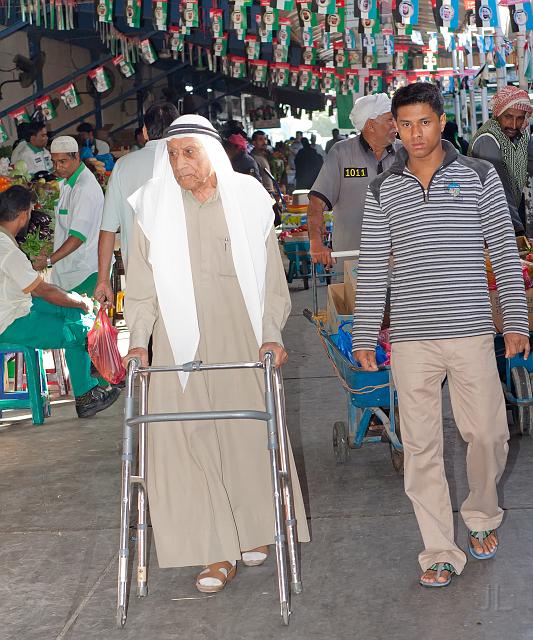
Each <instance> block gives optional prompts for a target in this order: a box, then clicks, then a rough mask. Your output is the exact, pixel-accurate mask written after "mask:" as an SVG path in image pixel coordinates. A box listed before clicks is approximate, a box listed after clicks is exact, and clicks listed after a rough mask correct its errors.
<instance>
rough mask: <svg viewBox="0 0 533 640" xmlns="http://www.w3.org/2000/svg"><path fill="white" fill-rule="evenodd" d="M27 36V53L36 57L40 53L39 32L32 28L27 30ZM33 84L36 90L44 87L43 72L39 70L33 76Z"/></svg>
mask: <svg viewBox="0 0 533 640" xmlns="http://www.w3.org/2000/svg"><path fill="white" fill-rule="evenodd" d="M27 36H28V53H29V54H30V58H36V57H37V56H38V55H40V53H41V33H40V32H39V31H36V30H34V29H32V30H29V29H28V31H27ZM35 86H36V88H37V91H42V90H43V88H44V82H43V72H42V70H41V71H39V73H38V74H37V77H36V78H35Z"/></svg>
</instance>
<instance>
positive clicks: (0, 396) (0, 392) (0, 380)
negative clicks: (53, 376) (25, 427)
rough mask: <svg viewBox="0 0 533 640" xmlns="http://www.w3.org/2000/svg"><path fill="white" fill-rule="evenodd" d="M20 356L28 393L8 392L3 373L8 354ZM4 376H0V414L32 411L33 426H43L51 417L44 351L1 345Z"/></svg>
mask: <svg viewBox="0 0 533 640" xmlns="http://www.w3.org/2000/svg"><path fill="white" fill-rule="evenodd" d="M8 353H15V354H16V357H18V356H19V354H20V355H21V356H22V357H23V359H24V365H25V368H26V387H27V391H21V390H16V391H7V390H6V389H5V387H4V376H3V371H4V367H5V363H4V359H5V356H6V354H8ZM0 359H1V362H2V375H1V376H0V412H1V411H3V410H4V409H31V415H32V421H33V424H43V422H44V418H45V415H47V416H49V415H50V403H49V400H48V384H47V382H46V374H45V371H44V367H43V359H42V351H40V350H39V349H33V348H31V347H24V346H22V345H20V344H7V343H1V344H0Z"/></svg>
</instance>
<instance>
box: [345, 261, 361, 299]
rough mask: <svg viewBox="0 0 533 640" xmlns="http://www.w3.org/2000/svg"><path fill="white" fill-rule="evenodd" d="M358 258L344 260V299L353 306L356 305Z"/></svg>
mask: <svg viewBox="0 0 533 640" xmlns="http://www.w3.org/2000/svg"><path fill="white" fill-rule="evenodd" d="M358 264H359V261H358V260H345V261H344V300H345V301H346V303H347V304H348V305H351V306H352V308H353V306H354V305H355V291H356V289H357V266H358Z"/></svg>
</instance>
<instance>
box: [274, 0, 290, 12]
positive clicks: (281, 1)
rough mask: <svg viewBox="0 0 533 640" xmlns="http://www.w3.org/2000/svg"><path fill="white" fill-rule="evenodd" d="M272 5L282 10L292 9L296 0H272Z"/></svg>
mask: <svg viewBox="0 0 533 640" xmlns="http://www.w3.org/2000/svg"><path fill="white" fill-rule="evenodd" d="M270 6H271V7H272V8H273V9H279V10H280V11H292V10H293V9H294V0H271V2H270Z"/></svg>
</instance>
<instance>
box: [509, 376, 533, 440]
mask: <svg viewBox="0 0 533 640" xmlns="http://www.w3.org/2000/svg"><path fill="white" fill-rule="evenodd" d="M511 380H512V383H513V387H514V394H515V396H516V397H517V398H518V399H519V400H523V399H526V398H531V397H532V396H533V389H532V385H531V379H530V377H529V372H528V370H527V369H526V367H513V368H512V369H511ZM513 420H514V423H515V425H517V426H518V428H519V429H520V433H521V434H522V435H523V436H527V435H529V434H530V433H531V431H532V430H533V407H530V406H527V405H525V406H524V405H520V406H513Z"/></svg>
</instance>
